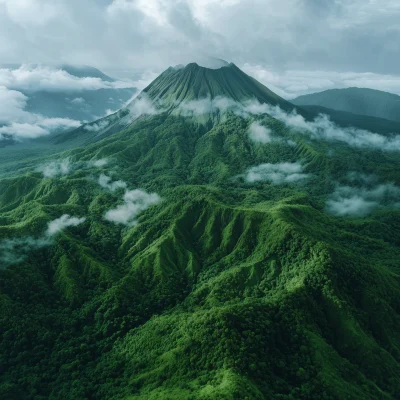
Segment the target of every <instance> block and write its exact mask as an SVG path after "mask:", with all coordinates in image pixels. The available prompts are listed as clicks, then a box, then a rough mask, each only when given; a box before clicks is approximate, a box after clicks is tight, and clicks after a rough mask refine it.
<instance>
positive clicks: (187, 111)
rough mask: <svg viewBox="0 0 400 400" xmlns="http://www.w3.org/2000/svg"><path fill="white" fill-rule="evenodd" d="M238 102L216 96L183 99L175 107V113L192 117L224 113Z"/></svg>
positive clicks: (233, 107)
mask: <svg viewBox="0 0 400 400" xmlns="http://www.w3.org/2000/svg"><path fill="white" fill-rule="evenodd" d="M237 107H238V103H236V102H235V101H234V100H232V99H229V98H227V97H221V96H217V97H215V98H213V99H212V98H211V97H205V98H203V99H198V100H189V101H184V102H182V103H180V104H179V105H178V107H177V108H176V111H175V112H176V113H179V114H180V115H182V116H184V117H193V116H198V115H204V114H212V113H215V112H220V113H225V112H226V111H228V110H229V109H235V108H237Z"/></svg>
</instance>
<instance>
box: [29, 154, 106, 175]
mask: <svg viewBox="0 0 400 400" xmlns="http://www.w3.org/2000/svg"><path fill="white" fill-rule="evenodd" d="M107 163H108V160H107V159H106V158H101V159H99V160H91V161H77V162H72V161H71V159H70V158H64V159H61V160H55V161H51V162H48V163H46V164H43V165H41V166H39V167H38V169H37V171H39V172H42V173H43V176H44V177H45V178H56V177H59V176H65V175H69V174H71V173H72V172H74V171H77V170H79V169H88V168H101V167H104V166H105V165H107Z"/></svg>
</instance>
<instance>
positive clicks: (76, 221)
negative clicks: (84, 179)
mask: <svg viewBox="0 0 400 400" xmlns="http://www.w3.org/2000/svg"><path fill="white" fill-rule="evenodd" d="M85 220H86V218H77V217H71V216H70V215H68V214H64V215H62V216H61V217H60V218H57V219H55V220H53V221H50V222H49V223H48V224H47V229H46V232H45V233H44V234H43V235H41V236H40V237H37V238H35V237H33V236H27V237H22V238H14V239H4V240H1V241H0V263H1V266H0V268H1V267H3V268H4V267H7V266H9V265H12V264H18V263H20V262H22V261H24V259H26V257H27V255H28V254H29V252H31V251H34V250H38V249H41V248H44V247H47V246H50V245H51V244H52V243H53V238H54V237H55V236H56V235H57V234H59V233H61V232H62V231H64V230H65V229H67V228H68V227H71V226H78V225H80V224H82V223H84V222H85Z"/></svg>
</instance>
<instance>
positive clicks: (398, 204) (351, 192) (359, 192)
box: [326, 183, 400, 217]
mask: <svg viewBox="0 0 400 400" xmlns="http://www.w3.org/2000/svg"><path fill="white" fill-rule="evenodd" d="M386 208H400V188H399V187H398V186H395V185H393V184H391V183H386V184H380V185H377V186H373V187H365V186H364V187H351V186H338V187H337V188H336V190H335V192H334V193H332V195H331V196H330V198H329V199H328V200H327V202H326V211H327V212H328V213H329V214H332V215H334V216H337V217H346V216H349V217H350V216H351V217H364V216H366V215H368V214H370V213H371V212H372V211H374V210H377V209H386Z"/></svg>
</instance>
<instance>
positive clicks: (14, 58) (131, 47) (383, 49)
mask: <svg viewBox="0 0 400 400" xmlns="http://www.w3.org/2000/svg"><path fill="white" fill-rule="evenodd" d="M399 18H400V2H399V1H398V0H346V1H345V0H113V1H111V0H85V1H82V0H0V59H1V60H2V62H10V63H12V62H18V63H44V64H60V63H65V62H66V63H77V64H88V65H93V66H96V67H99V68H101V69H104V70H106V71H113V72H116V73H118V70H120V71H121V73H122V71H125V73H126V70H146V71H147V73H148V72H149V71H154V72H158V71H161V70H163V69H164V68H166V67H168V66H169V65H173V64H178V63H182V62H187V61H190V60H193V59H196V58H198V57H199V56H201V55H205V54H207V55H211V56H216V57H220V58H223V59H226V60H228V61H233V62H235V63H236V64H237V65H238V66H240V67H244V69H245V70H246V72H248V73H251V74H252V75H253V76H255V77H256V78H258V79H260V80H261V81H262V82H263V83H265V84H267V85H270V86H272V87H271V89H273V90H274V89H275V90H276V91H277V92H279V93H280V94H281V95H284V96H286V97H288V98H291V97H294V96H295V95H297V94H302V93H307V92H310V91H318V90H323V89H327V88H330V87H341V86H352V85H354V86H357V85H358V86H368V87H375V88H377V89H382V90H387V91H392V92H395V93H400V79H399V76H398V75H397V74H398V66H399V62H400V52H399V50H400V49H399V47H400V25H399V23H398V21H399ZM148 76H152V75H151V74H150V75H148Z"/></svg>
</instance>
